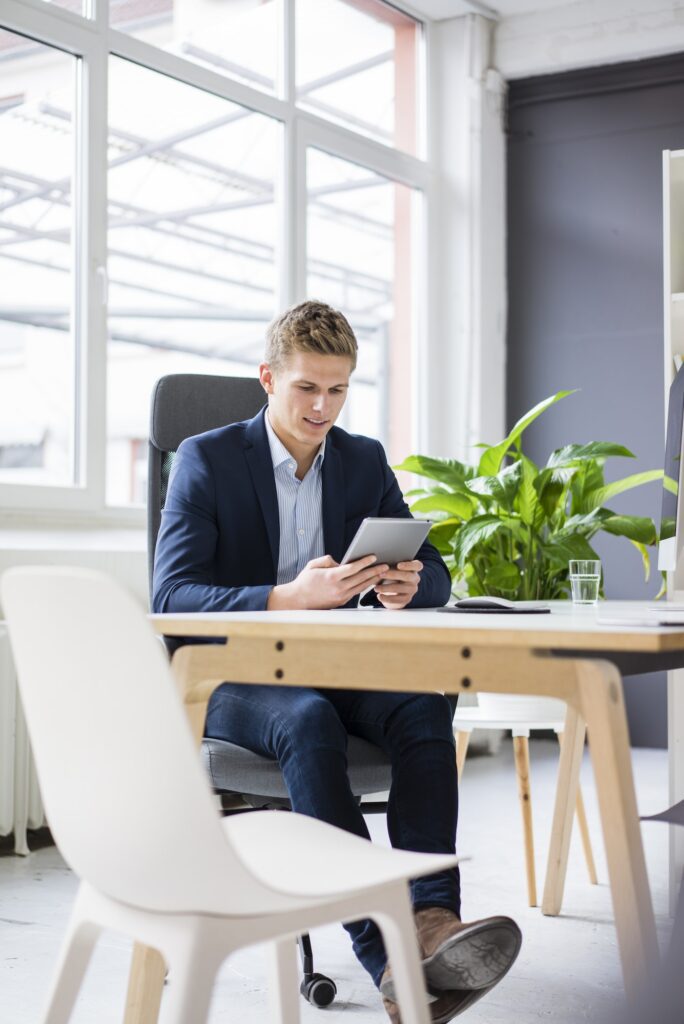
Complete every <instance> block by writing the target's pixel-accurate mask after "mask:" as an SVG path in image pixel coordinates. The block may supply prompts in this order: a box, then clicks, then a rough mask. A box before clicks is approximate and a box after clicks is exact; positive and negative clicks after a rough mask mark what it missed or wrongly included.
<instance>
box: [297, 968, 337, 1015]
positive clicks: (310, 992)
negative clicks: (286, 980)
mask: <svg viewBox="0 0 684 1024" xmlns="http://www.w3.org/2000/svg"><path fill="white" fill-rule="evenodd" d="M299 991H300V992H301V993H302V995H303V996H304V998H305V999H307V1000H308V1001H309V1002H310V1003H311V1005H312V1006H319V1007H321V1006H330V1004H331V1003H332V1001H333V999H334V998H335V996H336V995H337V986H336V985H335V982H334V981H333V980H332V978H326V976H325V975H324V974H311V975H310V976H309V977H308V978H304V980H303V981H302V983H301V985H300V986H299Z"/></svg>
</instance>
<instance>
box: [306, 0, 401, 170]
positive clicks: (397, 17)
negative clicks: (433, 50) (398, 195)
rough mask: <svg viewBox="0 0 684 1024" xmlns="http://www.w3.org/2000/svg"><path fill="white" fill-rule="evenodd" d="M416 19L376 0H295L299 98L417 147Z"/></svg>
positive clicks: (342, 120)
mask: <svg viewBox="0 0 684 1024" xmlns="http://www.w3.org/2000/svg"><path fill="white" fill-rule="evenodd" d="M419 39H420V23H419V22H417V21H414V20H413V18H409V17H408V16H407V15H406V14H402V13H401V12H400V11H397V10H395V9H394V8H392V7H389V6H387V5H386V4H384V3H381V2H379V0H364V3H363V4H359V3H358V2H354V0H349V2H347V0H297V100H298V102H299V104H300V105H301V106H304V107H308V108H309V109H310V110H312V111H313V112H314V113H316V114H319V115H321V116H322V117H327V118H330V119H331V120H333V121H337V122H338V123H339V124H343V125H345V126H346V127H348V128H352V129H353V130H354V131H357V132H361V133H362V134H363V135H370V136H372V137H373V138H375V139H379V140H380V141H381V142H385V143H387V144H388V145H390V146H397V147H398V148H400V149H404V150H406V151H407V152H409V153H416V152H417V149H418V143H417V110H418V102H417V92H418V87H417V82H418V73H417V64H418V60H417V49H418V42H419Z"/></svg>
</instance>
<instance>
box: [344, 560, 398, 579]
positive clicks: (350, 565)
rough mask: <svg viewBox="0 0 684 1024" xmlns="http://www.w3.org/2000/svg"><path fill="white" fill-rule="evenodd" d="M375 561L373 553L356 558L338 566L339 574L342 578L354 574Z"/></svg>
mask: <svg viewBox="0 0 684 1024" xmlns="http://www.w3.org/2000/svg"><path fill="white" fill-rule="evenodd" d="M376 561H377V558H376V556H375V555H366V556H365V557H364V558H357V560H356V561H355V562H347V563H346V564H345V565H341V566H340V576H342V577H344V578H346V577H348V576H354V575H356V573H357V572H362V571H363V570H364V569H367V568H368V566H371V565H374V564H375V562H376ZM385 568H387V566H385Z"/></svg>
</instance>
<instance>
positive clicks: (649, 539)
mask: <svg viewBox="0 0 684 1024" xmlns="http://www.w3.org/2000/svg"><path fill="white" fill-rule="evenodd" d="M606 511H607V509H606ZM601 529H602V530H605V531H606V533H612V534H615V536H616V537H628V538H629V539H630V540H632V541H638V543H639V544H655V542H656V540H657V536H656V529H655V525H654V523H653V520H652V519H648V518H647V517H646V516H618V515H611V516H610V517H609V518H608V519H604V520H603V522H602V523H601Z"/></svg>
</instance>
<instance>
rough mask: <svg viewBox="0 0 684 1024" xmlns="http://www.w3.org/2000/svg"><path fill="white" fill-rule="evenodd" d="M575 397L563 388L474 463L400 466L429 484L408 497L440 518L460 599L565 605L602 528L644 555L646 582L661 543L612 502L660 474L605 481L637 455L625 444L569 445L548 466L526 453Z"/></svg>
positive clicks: (442, 547)
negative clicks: (608, 465) (611, 462)
mask: <svg viewBox="0 0 684 1024" xmlns="http://www.w3.org/2000/svg"><path fill="white" fill-rule="evenodd" d="M570 394H573V392H572V391H559V392H558V394H556V395H551V396H550V397H549V398H546V399H545V400H544V401H543V402H540V403H539V404H538V405H536V406H535V407H534V408H533V409H531V410H530V411H529V412H528V413H526V415H525V416H523V417H522V418H521V419H520V420H518V422H517V423H516V424H515V426H514V427H513V429H512V430H511V431H510V433H509V434H508V436H507V437H505V438H504V439H503V441H500V442H499V444H496V445H478V446H477V447H479V448H481V449H482V452H481V454H480V457H479V460H478V462H477V464H473V465H466V464H465V463H463V462H458V461H456V460H455V459H434V458H429V457H427V456H424V455H409V457H408V458H406V459H405V460H404V461H403V462H402V463H401V465H400V466H397V467H396V468H397V469H402V470H406V471H408V472H410V473H415V474H416V475H418V476H422V477H425V478H427V480H429V481H431V483H429V484H427V485H426V486H425V487H422V488H420V489H418V490H413V491H410V492H409V498H410V499H412V503H411V511H412V513H413V514H414V515H416V516H420V517H428V518H430V519H433V520H435V523H434V525H433V527H432V529H431V531H430V540H431V541H432V542H433V543H434V545H435V546H436V547H437V549H438V550H439V551H440V553H441V554H442V556H443V557H444V560H445V561H446V564H447V565H448V567H449V570H450V572H451V578H452V581H453V586H454V592H455V593H457V594H463V593H468V594H470V595H473V596H477V595H481V594H493V595H496V596H499V597H507V598H510V599H511V600H537V599H547V600H548V599H553V598H566V597H568V596H569V581H568V561H569V559H571V558H597V557H598V555H597V554H596V552H595V551H594V548H593V547H592V544H591V541H592V539H593V538H594V537H595V535H596V534H597V533H599V532H600V531H604V532H606V533H612V534H615V535H616V536H619V537H626V538H627V540H628V541H629V542H630V544H632V545H633V546H634V547H635V548H636V549H637V551H638V552H639V555H640V556H641V559H642V562H643V566H644V575H645V578H646V579H648V576H649V571H650V559H649V552H648V548H649V547H650V546H652V545H653V544H655V542H656V539H657V535H656V527H655V524H654V522H653V520H652V519H649V518H647V517H644V516H629V515H623V514H621V513H617V512H613V511H611V509H609V508H608V507H607V503H608V502H610V500H611V499H612V498H614V497H615V496H616V495H618V494H622V493H623V492H624V491H628V490H631V489H632V488H634V487H639V486H641V485H642V484H646V483H648V482H649V481H652V480H662V477H663V471H662V470H659V469H654V470H648V471H647V472H644V473H635V474H632V475H631V476H626V477H624V478H622V479H620V480H616V481H615V482H613V483H609V484H606V482H605V479H604V464H605V461H606V459H608V458H611V457H618V458H634V455H633V454H632V452H630V451H629V450H628V449H627V448H625V447H624V445H620V444H614V443H612V442H609V441H592V442H590V443H588V444H568V445H565V446H564V447H563V448H558V449H556V450H555V451H553V452H552V453H551V455H550V456H549V458H548V459H547V461H546V465H544V466H537V465H536V464H535V463H534V462H533V461H532V459H530V458H529V457H528V456H527V455H525V454H524V452H523V450H522V436H523V433H524V431H525V429H526V428H527V427H528V426H529V425H530V423H532V422H533V421H534V420H536V419H537V417H538V416H540V415H541V414H542V413H543V412H545V410H546V409H548V408H549V407H550V406H551V405H553V404H555V403H556V402H558V401H560V400H561V399H563V398H566V397H567V396H568V395H570ZM661 593H662V590H661ZM658 596H660V594H659V595H658Z"/></svg>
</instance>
